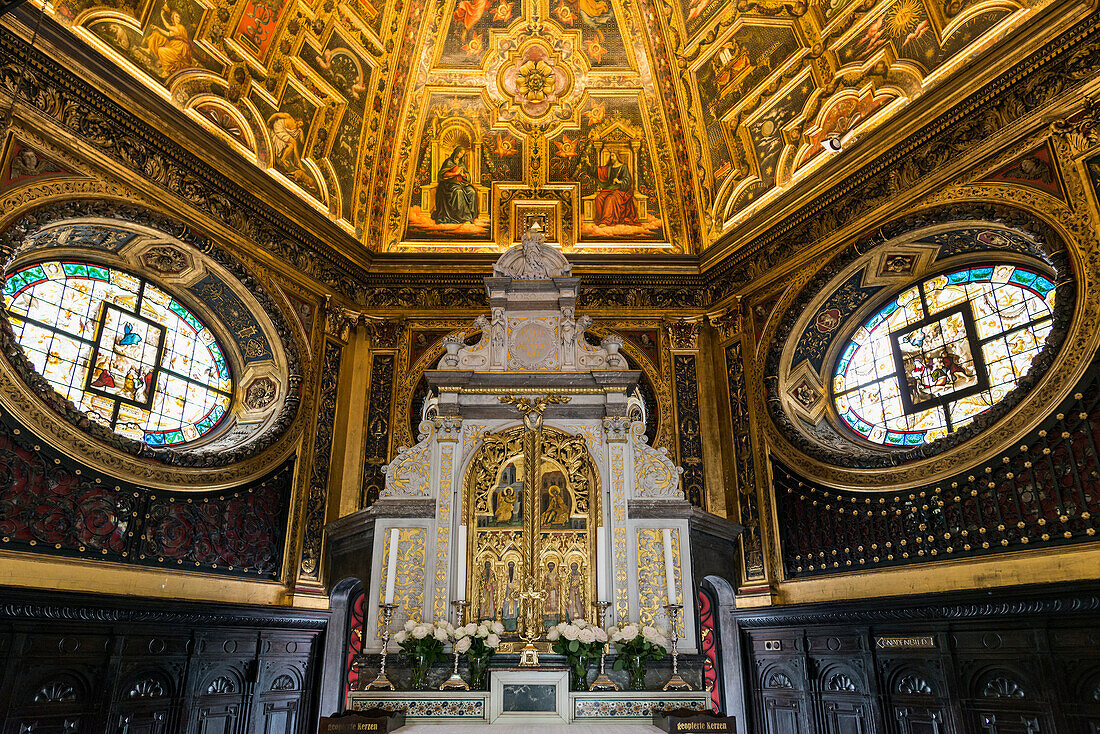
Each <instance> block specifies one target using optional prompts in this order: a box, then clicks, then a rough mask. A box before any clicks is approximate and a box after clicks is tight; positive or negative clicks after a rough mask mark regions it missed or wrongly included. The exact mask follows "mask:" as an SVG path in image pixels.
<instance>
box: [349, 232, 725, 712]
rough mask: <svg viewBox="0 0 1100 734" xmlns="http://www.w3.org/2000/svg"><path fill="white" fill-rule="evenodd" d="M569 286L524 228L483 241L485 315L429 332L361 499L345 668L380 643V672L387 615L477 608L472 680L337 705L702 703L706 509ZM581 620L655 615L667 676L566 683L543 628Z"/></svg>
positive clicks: (427, 615) (610, 707) (647, 708)
mask: <svg viewBox="0 0 1100 734" xmlns="http://www.w3.org/2000/svg"><path fill="white" fill-rule="evenodd" d="M579 285H580V280H579V278H577V277H574V276H573V275H572V272H571V267H570V264H569V262H568V261H567V260H566V258H565V257H564V256H563V255H562V253H561V252H559V251H558V250H556V249H555V248H553V247H551V246H549V245H547V244H545V239H544V238H543V237H542V236H541V233H540V232H539V231H538V230H537V228H533V229H532V230H530V231H529V232H527V233H526V234H525V236H524V238H523V242H522V244H520V245H518V246H516V247H514V248H512V249H511V250H509V251H507V252H506V253H504V254H503V255H502V256H501V258H500V259H499V260H498V261H497V263H496V265H495V266H494V271H493V275H492V277H488V278H486V279H485V286H486V289H487V292H488V297H489V305H490V313H488V314H485V315H483V316H481V317H479V318H478V319H477V320H476V325H477V327H478V328H479V329H480V335H479V336H477V335H475V336H474V337H473V338H471V336H470V335H469V334H467V333H464V332H459V333H455V334H451V335H450V336H448V337H447V338H446V339H445V340H444V345H445V347H446V353H445V354H444V355H443V357H442V358H441V359H440V361H439V363H438V365H437V366H436V368H435V369H433V370H429V371H428V372H426V373H425V377H426V378H427V381H428V383H429V385H430V388H431V393H430V397H429V399H428V400H427V401H426V403H425V408H424V412H423V416H422V418H423V419H422V422H421V423H420V426H419V437H418V441H417V443H416V444H415V445H413V446H411V447H407V448H401V449H399V450H398V452H397V454H396V456H395V457H394V458H393V460H392V461H391V462H390V463H389V464H388V465H387V466H386V468H385V472H386V484H385V489H384V490H383V492H382V493H381V496H380V498H379V500H378V501H377V502H375V504H374V505H373V506H372V507H371V508H369V510H368V511H366V512H368V513H369V522H367V523H366V524H365V525H364V526H363V527H364V529H365V532H366V531H369V533H370V535H371V541H370V546H369V547H370V553H371V558H372V559H374V563H373V564H372V573H371V576H370V579H369V584H366V583H365V584H364V585H365V587H366V590H367V591H366V593H367V596H366V600H367V601H366V604H365V611H364V625H363V631H362V635H363V643H362V650H363V653H364V656H362V657H363V660H362V661H360V664H362V665H364V666H365V667H364V669H363V671H362V672H361V673H360V680H362V681H364V682H367V681H370V680H371V679H372V678H375V676H376V674H377V673H378V671H377V670H371V669H367V668H369V667H370V665H371V664H373V660H375V659H378V657H377V656H379V655H380V656H381V659H380V660H379V663H378V664H377V665H376V667H378V665H382V666H384V665H385V664H386V662H387V661H388V662H389V665H390V669H391V670H393V666H394V665H395V650H394V646H393V644H392V643H391V642H389V634H388V633H390V632H396V631H398V630H400V629H402V628H403V627H404V625H405V624H406V623H407V622H408V621H409V620H412V621H414V622H432V621H435V620H446V621H448V622H449V623H450V624H452V625H456V626H457V625H463V624H466V623H469V622H493V623H499V626H498V628H502V629H503V632H502V634H501V635H500V637H501V643H500V646H499V648H498V649H497V654H496V655H495V656H494V658H493V669H492V671H491V673H490V681H491V682H490V685H489V686H488V690H485V691H461V690H444V691H438V690H437V691H434V692H430V691H429V692H422V691H421V692H404V691H401V690H399V689H400V686H395V688H397V689H398V690H393V691H391V690H387V689H386V686H385V685H384V683H383V684H381V685H377V684H372V688H374V690H362V691H352V692H350V693H349V694H348V700H347V704H348V707H349V708H350V709H365V708H374V707H382V708H390V709H395V708H401V709H402V710H404V711H405V712H406V715H407V716H408V717H409V718H410V719H411V720H425V721H447V720H451V721H453V720H456V719H463V720H470V719H471V718H472V719H473V720H483V721H493V720H496V719H498V718H500V717H504V719H505V720H507V719H508V717H509V716H520V717H521V718H522V720H523V721H525V722H530V721H542V720H548V721H549V720H553V721H558V722H561V721H565V722H570V721H582V720H585V721H591V720H600V719H605V718H623V717H626V718H636V719H639V720H648V718H649V717H650V716H651V715H652V712H653V711H654V710H655V709H669V708H695V709H700V710H702V709H706V708H708V707H710V705H711V699H710V695H709V693H708V692H707V691H706V690H701V689H702V684H701V681H702V677H701V674H700V670H699V669H698V668H699V667H700V663H699V662H698V656H697V655H696V653H697V652H698V639H697V635H698V629H697V624H696V617H695V593H694V591H693V589H695V586H696V580H695V579H694V578H693V563H692V544H691V542H690V538H691V535H692V529H693V527H694V526H695V525H698V524H699V516H700V515H705V514H706V513H701V512H700V511H699V510H698V509H696V508H693V507H692V506H691V505H690V504H689V503H688V502H687V501H686V499H685V497H684V492H683V490H682V488H681V482H680V474H681V473H682V469H681V468H680V467H678V466H676V464H675V462H674V461H673V459H672V458H671V457H670V456H668V454H667V452H666V451H665V450H664V449H663V448H662V449H656V448H654V447H652V446H650V445H649V444H648V442H647V439H646V422H647V416H646V409H645V405H644V403H643V401H642V399H641V397H640V394H639V392H638V388H637V386H638V380H639V376H640V373H639V372H637V371H634V370H631V369H630V368H629V365H628V363H627V360H626V359H625V357H624V356H623V355H622V354H620V353H619V350H620V347H621V345H622V340H621V338H620V337H618V336H615V335H609V336H605V337H604V338H602V339H601V340H599V341H596V340H594V339H593V338H591V337H590V336H589V334H588V333H587V330H588V328H589V327H590V325H591V323H592V321H591V319H590V318H588V317H587V316H585V315H583V314H577V313H576V311H575V308H576V303H577V295H578V288H579ZM475 339H476V340H475ZM708 518H709V524H710V526H711V527H712V530H713V527H714V526H716V524H719V525H720V524H723V523H725V525H726V526H728V527H725V529H724V531H723V532H724V533H725V534H727V535H728V537H729V538H732V537H734V536H735V535H736V532H737V530H738V528H737V526H735V525H733V524H732V523H727V522H726V521H725V520H723V519H720V518H716V517H714V516H708ZM456 602H457V603H456ZM605 610H606V615H604V611H605ZM600 617H605V618H603V619H601V618H600ZM579 618H583V619H586V620H588V621H589V622H590V623H592V624H594V625H598V626H602V627H604V628H607V627H611V626H613V625H616V626H623V625H627V624H634V625H638V626H639V628H641V627H652V628H654V629H658V630H660V631H661V632H662V634H664V635H666V636H667V637H668V638H670V639H672V640H673V644H674V646H675V652H676V655H677V656H678V657H679V659H678V660H676V661H675V663H679V662H680V661H681V660H682V661H683V662H684V665H683V666H680V667H681V668H682V669H681V670H679V671H674V670H664V668H663V667H662V668H660V669H655V670H654V671H652V672H651V676H652V675H663V676H664V678H672V677H673V673H676V675H675V678H676V680H675V681H674V683H676V681H679V683H678V684H676V685H672V686H670V690H669V691H664V690H662V688H663V687H664V686H663V685H662V681H660V680H655V681H654V682H653V684H652V685H650V686H647V687H646V688H647V689H651V690H644V691H624V690H621V689H622V688H623V687H624V686H622V685H619V684H613V687H614V688H616V689H620V690H597V691H570V690H569V688H570V686H569V680H568V674H567V671H566V670H565V668H563V667H562V661H561V656H557V655H553V654H551V653H550V642H549V641H548V639H547V633H548V632H549V631H550V630H551V628H553V627H554V626H555V625H557V624H558V623H559V622H568V621H571V620H574V619H579ZM536 660H537V662H536ZM675 663H674V664H675ZM456 665H457V663H456ZM456 670H457V668H456ZM662 670H663V671H664V672H661V671H662ZM381 677H382V678H383V679H384V681H385V682H389V679H388V678H386V677H385V675H384V674H383V675H382V676H381ZM544 679H545V680H550V681H551V683H552V685H553V690H554V693H553V694H552V695H551V694H550V692H549V689H546V690H545V691H544V693H545V694H546V695H545V696H544V697H543V698H544V699H545V701H544V703H543V704H542V709H539V708H538V705H537V704H531V706H529V707H528V708H530V707H532V706H533V708H532V710H526V709H525V708H524V706H523V705H520V704H515V703H514V702H513V704H511V705H510V704H509V703H508V696H509V691H510V690H511V691H512V692H513V693H514V691H515V690H519V688H517V686H519V687H520V688H522V690H523V691H524V692H525V695H528V694H531V693H532V692H533V691H534V692H537V690H538V687H539V686H543V687H544V688H545V686H547V685H551V684H550V683H546V682H545V680H544ZM540 681H542V682H540ZM376 683H377V679H376ZM513 698H514V696H513ZM551 698H552V699H553V705H552V706H551V704H550V703H549V701H550V699H551ZM509 709H510V710H509Z"/></svg>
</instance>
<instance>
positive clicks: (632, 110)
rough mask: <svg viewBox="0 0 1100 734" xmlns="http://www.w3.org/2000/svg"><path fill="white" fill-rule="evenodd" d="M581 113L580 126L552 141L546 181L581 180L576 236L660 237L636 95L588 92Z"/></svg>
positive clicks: (597, 238) (653, 182) (651, 171)
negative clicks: (578, 220) (579, 214)
mask: <svg viewBox="0 0 1100 734" xmlns="http://www.w3.org/2000/svg"><path fill="white" fill-rule="evenodd" d="M580 117H581V129H580V130H579V131H577V132H569V131H565V132H562V133H560V134H559V135H558V136H557V137H555V138H553V139H552V140H551V144H550V180H551V181H552V182H555V183H558V182H560V183H576V184H578V185H579V189H580V199H581V201H580V210H581V218H580V230H579V235H580V236H579V238H578V239H579V240H580V241H582V242H584V241H601V240H618V239H624V238H629V239H631V240H639V239H642V240H651V241H660V240H662V239H664V237H665V229H664V222H663V221H662V219H661V207H660V204H659V200H658V190H657V185H656V174H655V171H654V165H653V159H652V158H651V155H650V150H649V139H648V138H647V137H646V134H645V122H644V120H643V115H642V112H641V107H640V102H639V100H638V99H634V98H623V97H591V98H590V99H589V100H588V101H587V103H586V104H585V105H584V107H583V108H582V110H581V116H580Z"/></svg>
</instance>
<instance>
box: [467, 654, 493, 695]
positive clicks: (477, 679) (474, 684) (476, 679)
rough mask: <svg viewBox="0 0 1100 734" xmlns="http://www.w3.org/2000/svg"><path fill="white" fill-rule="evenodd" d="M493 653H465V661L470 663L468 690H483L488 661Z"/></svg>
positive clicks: (486, 676)
mask: <svg viewBox="0 0 1100 734" xmlns="http://www.w3.org/2000/svg"><path fill="white" fill-rule="evenodd" d="M492 657H493V653H491V652H490V653H486V654H485V655H467V656H466V661H467V662H468V663H469V664H470V690H471V691H484V690H485V688H486V684H487V683H488V679H489V661H490V660H491V659H492Z"/></svg>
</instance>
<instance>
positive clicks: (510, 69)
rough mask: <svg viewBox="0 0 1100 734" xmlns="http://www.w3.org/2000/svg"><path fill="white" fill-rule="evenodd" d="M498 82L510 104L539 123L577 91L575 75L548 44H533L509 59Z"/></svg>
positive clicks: (528, 44)
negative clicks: (570, 94)
mask: <svg viewBox="0 0 1100 734" xmlns="http://www.w3.org/2000/svg"><path fill="white" fill-rule="evenodd" d="M497 83H498V85H499V88H500V90H501V91H502V92H503V94H504V96H505V97H506V98H507V100H508V101H509V102H511V103H512V104H514V105H515V106H516V107H518V108H519V109H520V110H521V111H522V112H523V114H524V115H526V116H527V117H529V118H531V119H533V120H538V119H540V118H543V117H545V116H546V115H547V114H549V113H550V112H552V111H555V110H557V109H559V108H561V107H562V105H563V104H564V103H565V100H566V98H567V97H568V95H569V93H570V92H571V91H572V89H573V72H572V71H571V70H570V69H569V67H568V65H567V64H566V63H565V61H564V60H563V59H562V57H561V55H560V54H558V53H556V52H555V51H553V50H552V49H551V48H550V47H549V46H548V45H547V44H546V43H545V42H544V41H538V40H536V41H529V42H528V43H526V44H524V45H523V46H521V47H519V48H518V49H517V50H515V51H513V53H512V54H511V55H509V56H508V57H507V59H506V60H505V62H504V64H503V65H502V66H501V68H500V71H498V72H497Z"/></svg>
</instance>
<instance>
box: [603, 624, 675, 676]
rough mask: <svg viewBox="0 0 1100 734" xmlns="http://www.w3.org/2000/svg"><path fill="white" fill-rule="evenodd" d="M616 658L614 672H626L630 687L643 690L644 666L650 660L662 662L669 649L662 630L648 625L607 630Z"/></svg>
mask: <svg viewBox="0 0 1100 734" xmlns="http://www.w3.org/2000/svg"><path fill="white" fill-rule="evenodd" d="M608 634H609V636H610V637H611V642H612V643H614V645H615V649H616V651H617V652H618V656H617V657H616V658H615V665H614V666H613V669H614V670H626V671H627V673H628V674H629V676H630V687H631V688H632V689H634V690H636V691H640V690H644V689H645V665H646V663H647V662H648V661H650V660H662V659H664V657H665V653H666V652H667V651H668V650H670V649H671V645H670V643H669V639H668V634H667V633H666V632H665V630H664V629H662V628H659V627H652V626H650V625H641V624H626V625H623V626H622V627H621V628H620V627H612V628H611V629H609V630H608Z"/></svg>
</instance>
